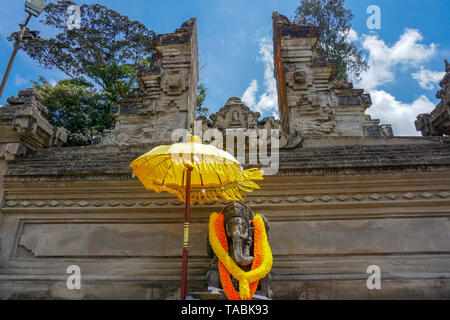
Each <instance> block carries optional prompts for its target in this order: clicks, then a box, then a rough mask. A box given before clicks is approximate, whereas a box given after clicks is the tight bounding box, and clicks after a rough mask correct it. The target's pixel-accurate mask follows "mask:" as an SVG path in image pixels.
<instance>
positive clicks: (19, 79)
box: [14, 75, 31, 87]
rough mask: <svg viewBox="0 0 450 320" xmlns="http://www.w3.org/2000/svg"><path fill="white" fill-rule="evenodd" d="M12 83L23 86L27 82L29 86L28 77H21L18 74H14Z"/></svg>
mask: <svg viewBox="0 0 450 320" xmlns="http://www.w3.org/2000/svg"><path fill="white" fill-rule="evenodd" d="M14 83H15V84H16V86H17V87H23V86H25V85H27V84H28V85H30V86H31V83H30V79H25V78H22V77H21V76H19V75H16V76H15V77H14Z"/></svg>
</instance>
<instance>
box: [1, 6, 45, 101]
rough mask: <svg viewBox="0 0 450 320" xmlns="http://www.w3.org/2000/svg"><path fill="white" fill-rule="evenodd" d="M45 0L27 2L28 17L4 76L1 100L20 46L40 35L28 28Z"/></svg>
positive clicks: (21, 26)
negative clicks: (26, 40)
mask: <svg viewBox="0 0 450 320" xmlns="http://www.w3.org/2000/svg"><path fill="white" fill-rule="evenodd" d="M44 6H45V0H27V1H25V12H27V13H28V16H27V18H26V20H25V22H24V23H23V24H20V25H19V26H20V33H19V37H18V38H17V39H16V41H15V43H14V49H13V52H12V53H11V58H10V59H9V63H8V66H7V67H6V71H5V75H4V76H3V80H2V84H1V85H0V99H1V97H2V95H3V90H4V89H5V86H6V81H7V80H8V77H9V73H10V71H11V68H12V65H13V63H14V59H15V58H16V55H17V51H19V48H20V44H21V43H22V41H23V39H24V38H35V37H37V35H38V34H39V32H37V31H31V30H29V29H28V28H27V25H28V22H30V19H31V17H32V16H35V17H37V16H39V15H40V14H41V12H42V10H43V9H44Z"/></svg>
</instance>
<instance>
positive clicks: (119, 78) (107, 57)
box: [8, 0, 155, 100]
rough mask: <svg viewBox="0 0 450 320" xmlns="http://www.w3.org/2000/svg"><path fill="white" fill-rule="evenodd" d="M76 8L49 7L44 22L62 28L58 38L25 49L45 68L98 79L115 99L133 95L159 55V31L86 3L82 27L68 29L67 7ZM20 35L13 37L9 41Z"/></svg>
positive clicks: (62, 3)
mask: <svg viewBox="0 0 450 320" xmlns="http://www.w3.org/2000/svg"><path fill="white" fill-rule="evenodd" d="M74 4H75V2H73V1H69V0H59V1H58V2H57V3H49V4H48V5H47V6H46V7H45V9H44V11H43V13H42V17H43V19H42V20H41V22H42V23H44V24H45V25H47V26H50V27H51V28H53V29H54V30H56V32H57V34H56V36H54V37H52V38H49V39H43V38H40V37H39V38H37V39H34V40H33V39H29V40H26V41H24V42H23V44H22V45H21V49H23V50H24V51H25V52H26V53H27V54H28V55H29V56H30V57H31V58H32V59H34V60H36V61H37V62H39V63H40V64H41V65H42V66H44V67H45V68H49V69H52V68H57V69H59V70H61V71H62V72H64V73H65V74H66V75H68V76H69V77H70V78H76V77H80V76H83V77H87V78H89V79H92V81H94V82H95V83H96V84H97V85H99V86H100V87H101V88H102V89H103V91H105V92H106V93H108V94H109V95H110V97H111V98H112V100H116V99H118V98H119V97H125V96H127V95H128V94H129V93H130V92H131V91H132V90H133V89H134V88H137V87H138V86H139V85H140V82H139V79H138V77H137V76H136V73H137V70H138V68H139V67H140V66H143V65H148V64H149V62H150V61H151V56H152V55H153V53H154V52H155V50H154V47H153V45H152V43H153V39H154V36H155V33H154V32H153V31H151V30H148V29H147V28H146V27H145V26H144V25H143V24H142V23H140V22H138V21H133V20H130V19H129V18H128V17H127V16H123V15H121V14H119V13H117V12H116V11H114V10H111V9H108V8H106V7H105V6H102V5H99V4H89V5H88V4H83V5H82V6H81V7H80V9H81V25H80V27H81V28H80V29H76V28H74V29H72V30H68V27H67V18H68V14H67V8H68V7H69V6H70V5H74ZM16 36H17V33H13V34H11V35H10V36H9V38H8V39H9V40H10V41H13V40H14V39H15V37H16Z"/></svg>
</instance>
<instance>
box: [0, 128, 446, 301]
mask: <svg viewBox="0 0 450 320" xmlns="http://www.w3.org/2000/svg"><path fill="white" fill-rule="evenodd" d="M155 145H156V144H137V145H129V146H119V145H114V146H113V145H111V146H90V147H78V148H53V149H43V150H36V151H33V152H31V153H29V154H27V155H25V156H24V157H23V158H21V159H18V160H16V161H14V163H13V164H11V165H10V166H9V168H8V171H7V172H6V175H5V190H6V194H5V199H4V202H3V205H2V207H1V208H0V211H1V212H2V214H3V221H2V223H1V225H0V235H1V236H0V237H1V244H0V246H1V254H0V297H1V298H3V299H14V298H71V299H88V298H90V299H104V298H113V299H114V298H121V299H132V298H136V299H176V298H178V290H179V280H180V268H181V243H182V228H183V217H184V210H183V204H182V203H181V202H179V201H178V200H177V199H176V197H173V196H171V195H170V194H167V193H161V194H156V193H154V192H147V191H146V190H145V188H143V187H142V186H141V184H140V183H139V182H138V181H137V179H136V178H133V177H132V175H131V170H130V169H129V166H128V165H129V163H130V162H131V161H132V160H133V159H135V158H136V157H137V156H139V155H140V154H142V153H144V152H145V151H147V150H148V149H150V148H152V147H154V146H155ZM449 159H450V140H449V139H443V138H428V139H424V138H393V139H388V138H363V137H359V138H358V137H354V138H351V137H342V138H341V137H327V138H325V137H323V138H320V137H317V138H306V139H305V140H304V141H303V143H302V145H301V146H298V147H296V148H294V149H285V150H281V152H280V162H281V164H280V166H281V168H280V171H279V173H278V175H276V176H268V177H265V179H264V181H262V182H261V183H260V185H261V190H259V191H257V192H254V193H251V194H249V195H248V197H247V199H246V200H245V202H246V204H248V205H249V206H250V207H251V208H252V209H253V210H254V211H255V212H258V213H262V214H264V215H265V216H266V217H267V218H268V219H269V221H270V223H271V239H270V242H271V246H272V249H273V253H274V259H275V260H274V261H275V263H274V267H273V272H272V276H273V286H272V287H273V291H274V298H275V299H325V298H332V299H345V298H357V299H369V298H380V299H381V298H383V299H397V298H441V299H442V298H450V288H449V285H450V281H449V276H450V274H449V273H448V270H450V247H449V244H450V238H449V237H450V233H449V229H448V228H449V224H448V221H449V218H450V162H449ZM49 164H51V165H49ZM222 207H223V205H221V204H218V203H209V204H205V205H199V206H194V207H193V208H192V213H191V224H192V228H191V230H192V233H191V237H190V239H191V246H190V254H191V258H190V262H189V273H188V290H190V291H193V290H195V291H198V290H205V289H206V272H207V270H208V267H209V261H208V258H207V255H206V235H205V234H206V230H207V221H208V216H209V214H210V213H211V212H213V211H217V210H220V209H221V208H222ZM372 264H375V265H379V266H380V267H381V271H382V290H379V291H378V290H375V291H370V290H368V289H367V287H366V280H367V277H368V274H366V269H367V267H368V266H369V265H372ZM70 265H78V266H80V268H81V272H82V289H81V290H69V289H67V287H66V279H67V277H68V275H67V274H66V268H67V267H68V266H70Z"/></svg>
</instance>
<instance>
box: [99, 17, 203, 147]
mask: <svg viewBox="0 0 450 320" xmlns="http://www.w3.org/2000/svg"><path fill="white" fill-rule="evenodd" d="M154 46H155V49H156V57H155V59H154V62H153V63H152V66H151V68H149V69H143V70H140V72H139V78H140V80H141V81H142V84H143V86H144V90H143V92H139V93H138V94H137V95H136V96H130V97H128V98H126V99H122V100H120V101H119V102H118V103H117V105H116V106H114V107H112V108H111V114H112V116H113V117H114V118H115V119H116V125H115V128H114V129H113V130H112V131H111V132H110V133H108V134H107V135H106V138H105V139H104V141H105V143H108V141H109V143H112V144H114V143H117V144H121V145H122V144H134V143H147V142H167V141H170V136H171V134H172V132H173V131H174V130H176V129H180V128H181V129H189V128H190V127H191V125H192V124H193V123H194V120H195V112H196V106H197V84H198V45H197V20H196V19H195V18H192V19H190V20H189V21H187V22H185V23H184V24H183V25H182V26H181V28H180V29H177V30H176V31H175V32H174V33H168V34H160V35H157V36H156V38H155V42H154Z"/></svg>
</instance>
